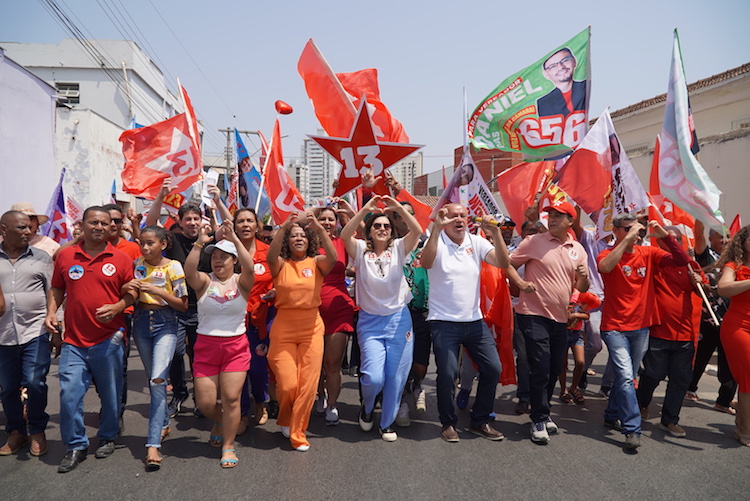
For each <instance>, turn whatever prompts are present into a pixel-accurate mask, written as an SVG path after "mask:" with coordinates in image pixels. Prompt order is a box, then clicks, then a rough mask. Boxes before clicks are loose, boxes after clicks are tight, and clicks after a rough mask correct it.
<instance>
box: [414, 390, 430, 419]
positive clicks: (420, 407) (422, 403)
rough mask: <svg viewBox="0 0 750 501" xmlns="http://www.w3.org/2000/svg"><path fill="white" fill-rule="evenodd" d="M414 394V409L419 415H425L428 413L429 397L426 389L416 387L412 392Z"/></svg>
mask: <svg viewBox="0 0 750 501" xmlns="http://www.w3.org/2000/svg"><path fill="white" fill-rule="evenodd" d="M412 394H413V395H414V408H415V409H416V411H417V414H424V413H425V412H427V397H426V395H425V391H424V388H422V387H421V386H415V387H414V389H413V390H412Z"/></svg>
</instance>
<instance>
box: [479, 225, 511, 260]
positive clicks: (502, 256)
mask: <svg viewBox="0 0 750 501" xmlns="http://www.w3.org/2000/svg"><path fill="white" fill-rule="evenodd" d="M491 221H492V216H488V215H486V214H485V215H484V216H482V223H481V226H482V229H483V230H484V231H486V232H489V233H491V234H492V240H493V241H494V245H495V248H494V249H492V250H491V251H490V252H488V253H487V255H486V256H485V257H484V261H485V262H486V263H487V264H491V265H492V266H496V267H497V268H507V267H508V266H509V265H510V258H509V257H508V247H506V246H505V240H504V239H503V234H502V232H501V231H500V227H499V226H497V225H496V224H490V222H491Z"/></svg>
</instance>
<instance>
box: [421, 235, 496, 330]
mask: <svg viewBox="0 0 750 501" xmlns="http://www.w3.org/2000/svg"><path fill="white" fill-rule="evenodd" d="M493 249H494V247H493V245H492V244H491V243H490V242H489V241H487V240H486V239H484V238H482V237H478V236H476V235H472V234H470V233H468V232H467V233H466V234H465V235H464V241H463V242H462V243H461V245H457V244H455V243H454V242H453V241H452V240H451V239H450V238H448V236H447V235H446V234H445V231H441V233H440V239H439V240H438V246H437V254H436V255H435V262H434V263H433V264H432V268H430V269H428V270H427V276H428V277H429V279H430V296H429V313H428V315H427V320H446V321H449V322H473V321H475V320H481V319H482V311H481V310H480V309H479V273H480V271H481V269H482V261H483V260H484V258H485V257H487V254H489V253H490V251H492V250H493Z"/></svg>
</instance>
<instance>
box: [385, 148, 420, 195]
mask: <svg viewBox="0 0 750 501" xmlns="http://www.w3.org/2000/svg"><path fill="white" fill-rule="evenodd" d="M422 160H423V155H422V152H421V151H420V152H419V153H417V154H416V155H412V156H410V157H406V158H404V159H403V160H401V161H400V162H398V163H397V164H394V165H392V166H391V167H390V168H389V169H388V170H389V171H390V172H391V174H393V177H394V178H395V179H396V181H398V182H399V183H400V184H401V187H402V188H403V189H405V190H406V191H408V192H409V193H414V178H417V177H419V176H421V175H422Z"/></svg>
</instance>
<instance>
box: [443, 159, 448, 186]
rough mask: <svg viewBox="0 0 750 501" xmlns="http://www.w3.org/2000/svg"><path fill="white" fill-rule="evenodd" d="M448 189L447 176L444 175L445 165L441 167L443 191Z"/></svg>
mask: <svg viewBox="0 0 750 501" xmlns="http://www.w3.org/2000/svg"><path fill="white" fill-rule="evenodd" d="M447 187H448V176H446V175H445V165H443V190H445V189H446V188H447Z"/></svg>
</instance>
